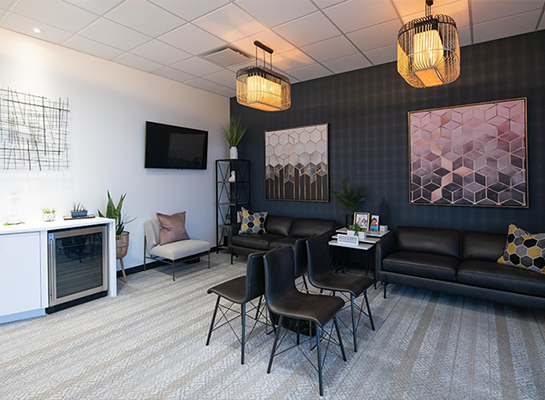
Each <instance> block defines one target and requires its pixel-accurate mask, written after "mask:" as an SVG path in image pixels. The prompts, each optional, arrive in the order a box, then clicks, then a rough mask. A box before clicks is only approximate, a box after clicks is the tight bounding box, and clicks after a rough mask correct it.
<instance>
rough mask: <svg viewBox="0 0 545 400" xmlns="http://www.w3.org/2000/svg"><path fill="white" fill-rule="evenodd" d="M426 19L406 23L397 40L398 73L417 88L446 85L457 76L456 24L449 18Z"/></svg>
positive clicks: (428, 9) (428, 11)
mask: <svg viewBox="0 0 545 400" xmlns="http://www.w3.org/2000/svg"><path fill="white" fill-rule="evenodd" d="M432 5H433V0H426V16H425V17H422V18H417V19H413V20H412V21H409V22H407V23H406V24H405V25H403V26H402V27H401V29H400V30H399V35H398V37H397V71H398V72H399V74H400V75H401V76H402V77H403V79H405V80H406V81H407V83H408V84H409V85H411V86H414V87H416V88H424V87H431V86H439V85H446V84H449V83H452V82H454V81H455V80H456V79H458V77H459V76H460V42H459V40H458V30H457V29H456V22H455V21H454V20H453V19H452V18H451V17H449V16H448V15H442V14H438V15H432V14H431V6H432Z"/></svg>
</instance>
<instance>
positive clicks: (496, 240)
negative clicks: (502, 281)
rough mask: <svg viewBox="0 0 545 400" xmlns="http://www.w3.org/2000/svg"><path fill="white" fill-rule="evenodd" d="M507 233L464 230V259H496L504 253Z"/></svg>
mask: <svg viewBox="0 0 545 400" xmlns="http://www.w3.org/2000/svg"><path fill="white" fill-rule="evenodd" d="M504 248H505V234H503V233H489V232H476V231H464V232H462V258H463V259H464V260H482V261H494V262H496V260H497V259H498V257H500V256H501V255H502V254H503V250H504Z"/></svg>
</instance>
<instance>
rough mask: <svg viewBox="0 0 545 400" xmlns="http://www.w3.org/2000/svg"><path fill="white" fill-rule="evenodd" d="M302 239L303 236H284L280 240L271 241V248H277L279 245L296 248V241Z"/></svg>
mask: <svg viewBox="0 0 545 400" xmlns="http://www.w3.org/2000/svg"><path fill="white" fill-rule="evenodd" d="M298 240H301V238H296V237H283V238H280V239H278V240H274V241H272V242H271V249H276V248H277V247H284V246H291V247H293V249H294V250H295V242H297V241H298Z"/></svg>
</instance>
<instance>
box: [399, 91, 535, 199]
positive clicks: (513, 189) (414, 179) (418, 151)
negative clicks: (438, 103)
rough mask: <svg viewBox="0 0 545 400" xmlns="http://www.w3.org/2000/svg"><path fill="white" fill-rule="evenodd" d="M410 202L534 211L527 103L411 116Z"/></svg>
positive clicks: (523, 100) (517, 101) (497, 103)
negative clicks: (530, 208) (530, 193)
mask: <svg viewBox="0 0 545 400" xmlns="http://www.w3.org/2000/svg"><path fill="white" fill-rule="evenodd" d="M409 146H410V203H411V204H450V205H470V206H476V205H478V206H488V207H490V206H492V207H493V206H500V207H528V199H527V190H528V187H527V186H528V179H527V151H526V98H521V99H514V100H505V101H495V102H492V103H481V104H476V105H468V106H460V107H454V108H441V109H433V110H425V111H413V112H410V113H409Z"/></svg>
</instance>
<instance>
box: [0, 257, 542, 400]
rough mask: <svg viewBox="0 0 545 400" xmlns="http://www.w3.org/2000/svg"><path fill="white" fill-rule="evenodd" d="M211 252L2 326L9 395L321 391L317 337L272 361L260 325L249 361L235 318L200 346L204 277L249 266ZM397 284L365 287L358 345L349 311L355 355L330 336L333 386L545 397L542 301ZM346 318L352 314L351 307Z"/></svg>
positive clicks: (327, 388)
mask: <svg viewBox="0 0 545 400" xmlns="http://www.w3.org/2000/svg"><path fill="white" fill-rule="evenodd" d="M206 265H207V262H206V260H205V259H203V260H202V261H201V262H200V263H198V264H190V265H186V264H179V265H178V266H177V274H176V276H177V278H176V282H172V275H171V269H169V267H168V266H165V267H159V268H156V269H152V270H148V271H145V272H141V273H138V274H134V275H130V276H129V277H128V284H124V283H123V281H122V280H118V289H119V295H118V297H116V298H110V297H106V298H101V299H98V300H94V301H92V302H89V303H85V304H82V305H79V306H76V307H73V308H70V309H67V310H64V311H60V312H57V313H54V314H51V315H48V316H45V317H40V318H35V319H31V320H26V321H20V322H13V323H8V324H4V325H0V398H1V399H10V400H13V399H112V400H114V399H226V400H228V399H315V398H319V396H318V376H317V375H318V374H317V372H316V370H315V369H314V368H313V366H312V365H311V364H310V363H309V361H308V360H307V359H306V358H305V356H307V357H309V358H310V359H311V360H313V361H314V360H315V354H314V353H315V351H311V350H310V349H309V346H308V344H306V345H302V346H300V348H295V349H292V350H290V351H286V352H285V353H283V354H281V355H279V356H277V357H276V358H275V360H274V364H273V367H272V372H271V373H270V374H267V373H266V369H267V363H268V359H269V352H270V349H271V347H272V343H273V339H274V337H273V335H272V334H269V335H267V334H266V327H265V326H264V325H258V326H257V327H256V328H255V330H254V331H253V332H252V335H251V337H250V338H249V339H248V342H247V346H246V364H245V365H241V364H240V344H239V342H238V340H237V337H236V336H235V334H234V332H233V331H232V330H231V329H230V328H229V327H228V326H223V327H221V328H219V329H218V330H216V331H214V332H213V334H212V339H211V342H210V345H209V346H205V342H206V335H207V332H208V327H209V324H210V320H211V318H212V311H213V308H214V304H215V301H216V296H215V295H208V294H207V293H206V290H207V288H209V287H210V286H213V285H215V284H217V283H220V282H223V281H225V280H228V279H230V278H233V277H235V276H239V275H242V274H244V272H245V268H246V266H245V261H244V260H240V261H237V262H235V265H230V263H229V256H228V255H227V254H222V253H220V254H213V255H212V262H211V269H210V270H208V269H207V268H206ZM388 293H389V294H388V298H387V299H384V298H383V296H382V291H381V288H378V289H376V290H375V289H373V288H372V289H371V290H370V292H369V300H370V302H371V310H372V313H373V317H374V322H375V328H376V330H375V331H372V330H371V327H370V324H369V320H368V318H367V317H364V316H362V319H361V322H360V325H359V329H358V344H359V351H358V353H354V351H353V346H352V338H351V333H350V332H349V331H348V329H347V328H346V327H345V326H343V325H342V324H341V326H340V328H341V333H342V335H343V340H344V343H345V349H346V355H347V359H348V361H347V362H344V361H342V359H341V357H340V352H339V351H338V347H337V346H331V347H330V349H329V351H328V355H327V360H326V364H325V371H324V392H325V393H324V395H325V396H324V398H326V399H509V400H512V399H545V373H544V372H545V313H543V312H542V311H533V310H531V309H523V308H515V307H509V306H503V305H500V304H494V303H489V302H483V301H476V300H472V299H468V298H464V297H458V296H450V295H445V294H440V293H436V292H431V291H426V290H418V289H413V288H409V287H403V286H395V285H389V286H388ZM340 319H341V320H343V321H344V322H346V323H349V322H350V313H349V311H348V310H346V311H342V312H341V315H340ZM249 325H250V324H249ZM237 329H240V324H235V331H237ZM250 329H251V327H249V328H248V331H249V330H250ZM237 333H238V331H237ZM291 336H293V335H291Z"/></svg>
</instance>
